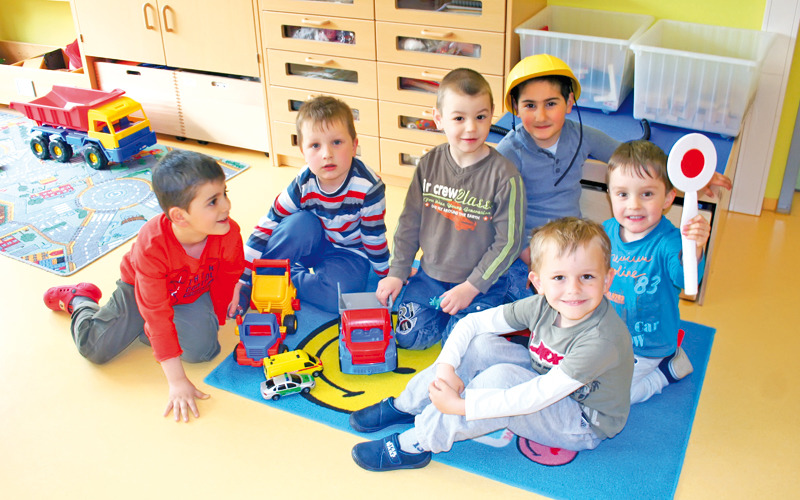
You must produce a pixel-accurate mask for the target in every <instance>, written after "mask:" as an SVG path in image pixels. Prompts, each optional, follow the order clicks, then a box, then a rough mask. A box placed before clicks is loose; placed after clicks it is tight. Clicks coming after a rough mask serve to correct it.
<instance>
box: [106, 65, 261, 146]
mask: <svg viewBox="0 0 800 500" xmlns="http://www.w3.org/2000/svg"><path fill="white" fill-rule="evenodd" d="M95 74H96V77H97V85H98V87H99V88H101V89H103V90H112V89H115V88H121V89H123V90H124V91H125V93H126V95H127V96H129V97H130V98H132V99H134V100H135V101H138V102H139V103H140V104H141V105H142V108H143V109H144V112H145V113H146V114H147V117H148V119H150V123H151V125H152V127H153V130H155V131H156V132H159V133H162V134H169V135H175V136H178V137H188V138H191V139H197V140H201V141H210V142H217V143H220V144H227V145H230V146H238V147H242V148H247V149H254V150H256V151H269V130H268V127H267V118H266V112H265V107H266V106H265V103H264V90H263V88H262V86H261V82H260V81H258V80H253V79H241V78H231V77H224V76H219V75H210V74H207V73H196V72H189V71H180V70H172V69H166V68H149V67H145V66H130V65H126V64H115V63H106V62H96V63H95Z"/></svg>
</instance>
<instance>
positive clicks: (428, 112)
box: [422, 110, 433, 117]
mask: <svg viewBox="0 0 800 500" xmlns="http://www.w3.org/2000/svg"><path fill="white" fill-rule="evenodd" d="M422 116H425V117H429V116H433V111H429V110H425V111H423V112H422Z"/></svg>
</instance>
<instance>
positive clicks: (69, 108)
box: [11, 85, 125, 132]
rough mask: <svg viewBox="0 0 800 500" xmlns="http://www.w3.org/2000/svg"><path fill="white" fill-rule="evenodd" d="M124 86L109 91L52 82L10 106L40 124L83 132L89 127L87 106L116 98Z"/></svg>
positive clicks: (90, 106)
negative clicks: (43, 91) (33, 96)
mask: <svg viewBox="0 0 800 500" xmlns="http://www.w3.org/2000/svg"><path fill="white" fill-rule="evenodd" d="M124 93H125V91H124V90H120V89H115V90H112V91H104V90H92V89H81V88H75V87H64V86H61V85H53V90H51V91H50V92H48V93H47V94H45V95H43V96H42V97H39V98H38V99H34V100H32V101H30V102H27V103H25V102H12V103H11V107H12V108H14V109H16V110H17V111H20V112H22V113H24V114H25V116H27V117H28V118H30V119H31V120H33V121H35V122H36V124H37V125H39V126H40V127H41V126H42V125H49V126H51V127H66V128H68V129H72V130H79V131H81V132H86V131H87V130H89V119H88V113H89V110H90V109H92V108H95V107H97V106H100V105H102V104H105V103H107V102H110V101H113V100H114V99H117V98H118V97H120V96H121V95H123V94H124Z"/></svg>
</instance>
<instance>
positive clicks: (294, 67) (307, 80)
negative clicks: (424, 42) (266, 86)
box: [267, 49, 378, 99]
mask: <svg viewBox="0 0 800 500" xmlns="http://www.w3.org/2000/svg"><path fill="white" fill-rule="evenodd" d="M267 67H268V68H269V82H270V84H273V85H280V86H283V87H294V88H300V89H306V90H312V91H317V92H325V93H332V94H344V95H352V96H356V97H366V98H370V99H377V97H378V77H377V70H376V66H375V61H366V60H363V59H351V58H347V57H331V56H326V55H318V54H309V53H303V52H288V51H284V50H274V49H269V50H267Z"/></svg>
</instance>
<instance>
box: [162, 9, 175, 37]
mask: <svg viewBox="0 0 800 500" xmlns="http://www.w3.org/2000/svg"><path fill="white" fill-rule="evenodd" d="M167 9H169V10H170V11H172V7H170V6H169V5H165V6H163V7H161V18H162V19H164V31H166V32H167V33H172V32H174V31H175V30H174V29H173V28H170V27H169V22H168V19H167Z"/></svg>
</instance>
